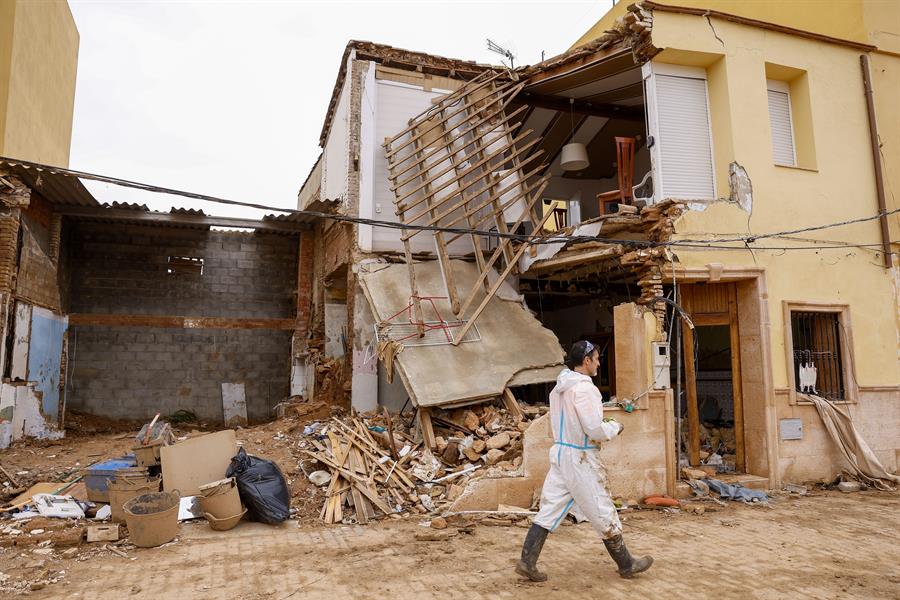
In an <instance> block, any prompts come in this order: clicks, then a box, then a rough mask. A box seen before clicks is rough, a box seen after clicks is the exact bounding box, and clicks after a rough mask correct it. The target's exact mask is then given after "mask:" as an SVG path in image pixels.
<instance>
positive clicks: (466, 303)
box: [456, 183, 553, 343]
mask: <svg viewBox="0 0 900 600" xmlns="http://www.w3.org/2000/svg"><path fill="white" fill-rule="evenodd" d="M545 185H546V183H545ZM541 191H543V188H541ZM540 195H541V193H540V192H538V193H537V194H535V195H534V197H532V199H531V201H530V202H529V205H532V204H534V203H535V202H537V200H538V198H539V197H540ZM552 214H553V213H552V212H548V213H547V214H546V215H544V219H543V220H542V221H541V222H540V224H539V225H538V226H537V228H536V229H535V231H540V230H541V227H543V226H544V223H546V222H547V219H548V218H549V217H550V216H551V215H552ZM524 217H525V214H524V213H523V214H522V215H521V216H520V217H519V219H518V220H517V221H516V222H515V224H514V227H513V229H516V228H518V226H519V225H520V224H521V223H522V219H523V218H524ZM534 237H535V238H536V237H537V236H534ZM510 243H511V240H510V238H503V239H502V240H500V244H499V245H498V246H497V248H495V249H494V253H493V254H492V255H491V258H490V259H488V261H487V265H485V270H484V271H482V272H481V274H480V275H479V276H478V281H476V282H475V285H474V286H472V290H471V291H470V292H469V295H468V296H467V297H466V299H465V301H464V302H463V305H462V308H461V309H460V311H461V312H460V314H462V313H464V312H465V310H466V309H467V308H468V307H469V305H470V304H471V303H472V301H473V300H474V299H475V295H476V294H477V292H478V286H480V285H481V282H482V281H483V280H485V279H486V278H487V276H488V272H489V271H488V269H492V268H493V266H494V263H495V262H496V261H497V259H498V258H499V257H500V256H501V254H503V253H504V249H505V248H506V247H508V246H509V245H510ZM526 246H528V244H527V243H523V244H522V247H521V248H520V249H519V252H518V256H522V253H524V248H525V247H526ZM516 260H518V259H517V258H515V259H510V260H509V262H508V263H507V265H506V267H507V269H510V265H514V264H515V261H516ZM505 272H506V273H507V274H508V273H509V270H507V271H505ZM504 277H505V276H504ZM497 281H498V282H502V281H503V278H500V279H498V280H497ZM497 289H499V286H497ZM495 292H496V290H495ZM465 331H468V328H465ZM457 340H462V334H460V336H459V337H458V338H457ZM456 343H458V341H457V342H456Z"/></svg>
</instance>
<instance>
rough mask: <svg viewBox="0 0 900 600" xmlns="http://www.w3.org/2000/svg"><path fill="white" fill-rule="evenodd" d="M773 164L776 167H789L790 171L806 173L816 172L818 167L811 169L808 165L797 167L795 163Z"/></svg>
mask: <svg viewBox="0 0 900 600" xmlns="http://www.w3.org/2000/svg"><path fill="white" fill-rule="evenodd" d="M775 166H776V167H778V168H779V169H790V170H791V171H806V172H807V173H818V172H819V170H818V169H811V168H809V167H798V166H795V165H779V164H778V163H775Z"/></svg>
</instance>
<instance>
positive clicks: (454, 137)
mask: <svg viewBox="0 0 900 600" xmlns="http://www.w3.org/2000/svg"><path fill="white" fill-rule="evenodd" d="M498 100H499V98H497V99H494V100H491V104H494V103H496V102H497V101H498ZM511 100H512V98H510V99H509V100H507V101H506V102H504V103H503V104H501V105H500V106H499V107H497V108H496V109H495V110H492V111H490V112H488V113H487V114H485V115H484V116H483V117H481V118H480V119H479V120H478V121H476V122H474V123H472V124H471V125H469V126H468V127H466V128H465V129H462V130H460V131H459V132H458V133H455V134H453V135H452V136H451V137H449V138H448V139H447V140H445V143H446V144H455V143H456V142H458V141H459V140H461V139H463V137H464V136H465V135H467V134H468V133H469V132H471V131H473V130H474V129H476V128H477V127H479V126H480V125H482V124H483V123H485V122H486V121H488V120H490V119H493V118H494V117H496V116H497V115H500V114H503V109H504V108H506V106H507V105H508V104H509V102H510V101H511ZM525 108H526V107H525V106H523V107H521V108H519V109H517V110H515V111H513V112H511V113H509V114H507V115H506V116H505V117H504V118H503V121H502V122H503V123H508V122H509V121H511V120H513V119H515V118H516V117H518V116H519V115H520V114H521V113H522V110H523V109H525ZM523 125H524V123H519V129H520V130H521V128H522V126H523ZM517 133H518V132H517ZM438 152H440V148H433V149H432V150H429V151H428V152H426V153H425V155H424V156H423V157H421V158H419V159H417V160H416V162H414V163H411V164H409V165H407V166H405V167H403V169H402V170H400V171H397V172H396V173H395V172H394V171H393V169H394V165H392V164H388V170H389V171H390V173H389V174H388V179H389V180H391V181H396V180H397V178H398V177H400V176H401V175H403V174H405V173H407V172H408V171H409V170H410V169H412V168H413V167H416V166H417V165H419V164H421V163H422V162H424V161H427V160H429V159H430V158H431V157H433V156H434V155H435V154H437V153H438ZM410 156H411V154H410Z"/></svg>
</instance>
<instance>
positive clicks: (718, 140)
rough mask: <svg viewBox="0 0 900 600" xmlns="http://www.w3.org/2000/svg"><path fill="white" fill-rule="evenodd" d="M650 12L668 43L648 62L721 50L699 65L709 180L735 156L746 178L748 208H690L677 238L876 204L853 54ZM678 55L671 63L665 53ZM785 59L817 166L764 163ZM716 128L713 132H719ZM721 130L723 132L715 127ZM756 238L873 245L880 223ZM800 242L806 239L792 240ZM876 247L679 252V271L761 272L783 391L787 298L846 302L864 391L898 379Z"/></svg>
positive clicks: (775, 227)
mask: <svg viewBox="0 0 900 600" xmlns="http://www.w3.org/2000/svg"><path fill="white" fill-rule="evenodd" d="M713 25H714V27H715V30H716V34H717V35H718V37H719V38H721V39H722V40H723V42H724V46H723V44H722V43H721V42H719V41H718V40H717V39H716V37H715V36H714V35H713V32H712V31H711V29H710V27H709V25H708V24H707V22H706V20H705V19H702V18H697V17H694V16H690V15H678V14H672V13H660V12H657V13H656V14H655V15H654V28H653V41H654V45H656V46H657V47H658V48H665V50H663V52H662V53H660V54H659V55H658V56H657V58H656V59H654V60H659V61H663V62H676V61H677V60H678V59H679V58H680V57H683V56H685V55H686V54H687V55H689V54H690V53H702V55H704V56H707V55H708V56H716V55H722V58H721V59H720V60H719V61H717V62H714V63H712V64H711V65H710V67H708V68H707V76H708V77H709V100H710V112H711V120H712V122H713V127H714V133H713V143H714V146H715V149H714V153H715V160H716V173H717V186H718V189H719V190H720V194H722V195H724V192H725V191H727V190H728V181H727V170H728V164H729V163H730V162H732V161H736V162H738V163H740V164H741V165H742V166H743V167H744V168H745V169H746V170H747V173H748V175H749V177H750V179H751V181H752V184H753V210H752V212H751V214H749V215H748V214H747V213H746V212H744V211H743V210H741V209H740V208H738V207H737V206H736V205H734V204H731V203H728V202H717V203H713V204H711V205H709V206H708V207H707V208H706V210H704V211H690V212H688V213H687V214H685V215H684V216H683V217H682V218H681V220H680V221H679V222H678V224H677V233H678V237H681V238H684V237H690V238H697V237H709V235H710V232H713V233H715V234H716V235H720V236H722V235H726V236H727V235H732V234H738V235H746V234H753V233H768V232H778V231H784V230H788V229H793V228H799V227H804V226H811V225H816V224H826V223H833V222H839V221H845V220H851V219H856V218H859V217H865V216H870V215H874V214H875V213H877V211H878V205H877V200H876V189H875V179H874V166H873V162H872V153H871V148H870V142H869V129H868V117H867V114H866V105H865V97H864V95H863V83H862V76H861V71H860V66H859V56H860V51H859V50H854V49H852V48H847V47H843V46H839V45H835V44H825V43H821V42H817V41H814V40H809V39H804V38H800V37H796V36H790V35H786V34H780V33H774V32H772V31H766V30H763V29H760V28H755V27H748V26H744V25H738V24H734V23H729V22H724V21H721V20H714V21H713ZM672 57H674V59H675V60H673V59H672ZM767 63H769V64H776V65H784V66H787V67H790V68H792V69H796V70H800V71H802V72H804V73H805V76H806V77H807V79H808V86H809V96H810V97H809V106H808V110H809V116H810V121H811V123H812V127H813V128H814V139H815V142H814V143H815V147H816V148H815V151H816V162H817V168H816V169H815V170H807V169H800V168H789V167H780V166H776V165H775V164H774V163H773V160H772V150H771V139H770V135H771V134H770V128H769V114H768V104H767V99H766V65H767ZM716 126H718V131H715V128H716ZM723 126H728V127H730V131H723V130H722V128H723ZM791 237H792V238H796V239H787V238H776V239H767V240H760V241H759V242H757V243H756V244H755V245H756V246H760V247H765V246H810V245H816V242H814V241H807V240H827V241H828V242H825V243H822V242H819V244H820V245H835V244H834V243H833V242H837V243H840V242H846V243H856V244H858V243H872V244H879V243H880V242H881V233H880V229H879V226H878V222H877V221H871V222H868V223H861V224H855V225H851V226H844V227H839V228H833V229H828V230H825V231H821V232H812V233H805V234H798V235H796V236H791ZM800 238H802V239H800ZM877 250H878V248H872V249H871V250H866V249H861V248H840V249H821V250H794V251H781V250H757V251H754V252H753V253H752V254H751V253H750V252H748V251H746V250H689V249H685V248H679V249H677V250H676V253H677V255H678V258H679V260H680V261H681V262H682V264H684V265H685V266H688V267H691V266H704V265H706V264H709V263H714V262H719V263H723V264H725V265H729V266H755V267H763V268H765V270H766V279H767V284H768V291H769V298H768V300H769V313H770V315H769V316H770V320H771V340H772V344H773V347H772V357H773V359H772V363H773V364H772V372H773V379H774V384H775V386H776V387H777V388H783V387H787V385H788V376H787V364H786V363H787V361H786V359H785V355H784V331H785V330H784V323H783V320H784V319H783V317H782V314H781V302H782V301H783V300H803V301H819V302H833V303H846V304H849V305H850V311H851V318H852V325H853V330H854V341H855V344H856V348H855V349H854V350H855V357H856V361H855V362H856V365H855V366H856V375H857V382H858V384H859V385H861V386H885V385H897V384H898V383H900V363H898V339H900V338H898V324H897V322H896V319H895V318H889V319H887V320H886V319H885V317H886V315H892V314H894V313H895V312H896V308H895V307H896V302H897V300H896V299H897V296H896V290H895V288H894V281H893V276H892V273H891V272H890V271H888V270H886V269H884V268H883V267H882V266H881V265H882V261H881V258H880V257H879V256H878V255H877V254H876V251H877Z"/></svg>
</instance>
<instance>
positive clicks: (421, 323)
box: [388, 146, 425, 338]
mask: <svg viewBox="0 0 900 600" xmlns="http://www.w3.org/2000/svg"><path fill="white" fill-rule="evenodd" d="M388 148H390V146H388ZM396 212H397V217H398V218H399V219H400V222H401V223H402V222H403V213H404V210H403V208H401V207H400V206H399V205H398V206H397V211H396ZM400 238H401V239H402V240H403V257H404V259H405V260H406V268H407V271H408V275H409V293H410V296H411V297H412V303H413V312H414V313H415V316H416V333H417V334H418V336H419V337H420V338H422V337H425V320H424V319H423V317H422V302H421V301H420V300H419V286H418V285H417V284H416V270H415V267H413V258H412V248H411V246H410V243H409V238H408V237H407V233H406V228H401V229H400Z"/></svg>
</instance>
